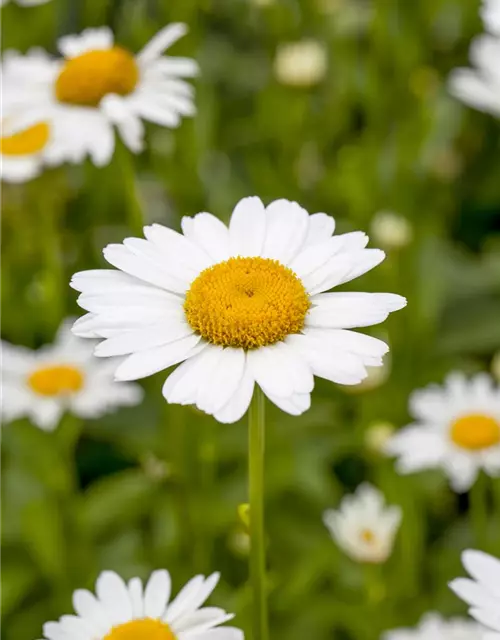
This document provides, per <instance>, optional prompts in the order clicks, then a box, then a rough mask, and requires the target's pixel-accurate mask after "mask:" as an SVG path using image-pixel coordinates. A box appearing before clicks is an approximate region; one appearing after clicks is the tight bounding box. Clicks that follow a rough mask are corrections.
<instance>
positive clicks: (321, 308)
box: [306, 292, 406, 329]
mask: <svg viewBox="0 0 500 640" xmlns="http://www.w3.org/2000/svg"><path fill="white" fill-rule="evenodd" d="M312 303H313V307H312V308H311V309H310V310H309V312H308V314H307V318H306V324H307V325H309V326H312V327H325V328H330V329H351V328H353V327H368V326H370V325H374V324H379V323H380V322H383V321H384V320H386V319H387V317H388V316H389V313H391V312H392V311H397V310H398V309H402V308H403V307H405V306H406V299H405V298H403V297H402V296H398V295H396V294H393V293H353V292H342V293H336V292H335V293H323V294H320V295H318V296H314V297H313V298H312Z"/></svg>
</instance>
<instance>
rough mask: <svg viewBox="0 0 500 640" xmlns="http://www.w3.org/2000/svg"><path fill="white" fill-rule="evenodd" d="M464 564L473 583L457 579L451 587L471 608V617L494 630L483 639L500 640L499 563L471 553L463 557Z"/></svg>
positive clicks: (491, 557) (485, 555)
mask: <svg viewBox="0 0 500 640" xmlns="http://www.w3.org/2000/svg"><path fill="white" fill-rule="evenodd" d="M462 563H463V565H464V567H465V569H466V570H467V572H468V573H469V575H470V576H472V580H471V579H469V578H457V579H456V580H453V581H452V582H451V583H450V588H451V589H452V590H453V591H454V592H455V593H456V594H457V596H459V597H460V598H462V600H465V602H467V604H469V605H470V609H469V613H470V615H471V616H473V617H474V618H475V619H476V620H478V621H479V622H481V623H482V624H483V625H485V627H487V628H488V629H490V630H491V631H490V632H487V633H485V635H483V636H482V639H481V640H500V560H498V559H497V558H494V557H493V556H490V555H488V554H487V553H484V552H483V551H473V550H468V551H464V553H463V554H462Z"/></svg>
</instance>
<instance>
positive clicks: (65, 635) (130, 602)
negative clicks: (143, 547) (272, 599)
mask: <svg viewBox="0 0 500 640" xmlns="http://www.w3.org/2000/svg"><path fill="white" fill-rule="evenodd" d="M218 580H219V574H217V573H214V574H212V575H211V576H209V577H208V578H205V577H204V576H201V575H200V576H196V577H194V578H192V579H191V580H190V581H189V582H188V583H187V584H186V585H185V586H184V588H183V589H182V590H181V591H180V592H179V593H178V594H177V596H176V597H175V598H174V599H173V600H170V595H171V588H172V586H171V578H170V574H169V572H168V571H165V570H160V571H155V572H153V573H152V574H151V577H150V578H149V580H148V582H147V584H146V585H143V583H142V581H141V579H140V578H132V579H131V580H130V581H129V582H128V583H126V582H124V580H122V578H121V577H120V576H119V575H117V574H116V573H114V572H112V571H104V572H103V573H101V575H100V576H99V578H98V579H97V582H96V595H94V594H93V593H91V592H90V591H86V590H83V589H82V590H78V591H75V593H74V594H73V606H74V609H75V612H76V615H65V616H62V617H61V618H60V619H59V621H58V622H47V623H46V624H45V625H44V627H43V634H44V640H75V639H76V638H78V640H132V638H134V639H135V638H137V639H139V638H151V639H153V638H154V640H188V639H189V640H243V633H242V632H241V631H240V630H239V629H236V628H234V627H220V626H219V625H222V624H224V623H225V622H227V621H228V620H231V619H232V618H233V615H232V614H228V613H226V611H224V609H220V608H218V607H203V604H204V602H205V601H206V600H207V598H208V597H209V596H210V594H211V593H212V591H213V590H214V588H215V586H216V585H217V582H218Z"/></svg>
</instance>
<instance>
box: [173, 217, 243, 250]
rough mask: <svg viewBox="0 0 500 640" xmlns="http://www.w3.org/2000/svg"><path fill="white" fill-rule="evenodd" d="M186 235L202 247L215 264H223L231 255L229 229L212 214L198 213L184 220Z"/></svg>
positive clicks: (183, 226) (183, 225)
mask: <svg viewBox="0 0 500 640" xmlns="http://www.w3.org/2000/svg"><path fill="white" fill-rule="evenodd" d="M182 228H183V231H184V235H185V236H187V237H188V238H189V239H190V240H192V241H193V242H194V243H196V244H197V245H198V246H199V247H201V248H202V249H203V250H204V251H205V252H206V253H207V254H208V255H209V256H210V257H211V258H212V259H213V260H214V261H215V262H223V261H224V260H227V259H228V258H229V257H230V255H231V252H230V243H229V229H228V228H227V227H226V225H225V224H224V223H223V222H221V221H220V220H219V219H218V218H216V217H215V216H213V215H212V214H211V213H198V214H197V215H196V216H194V218H187V217H186V218H183V219H182Z"/></svg>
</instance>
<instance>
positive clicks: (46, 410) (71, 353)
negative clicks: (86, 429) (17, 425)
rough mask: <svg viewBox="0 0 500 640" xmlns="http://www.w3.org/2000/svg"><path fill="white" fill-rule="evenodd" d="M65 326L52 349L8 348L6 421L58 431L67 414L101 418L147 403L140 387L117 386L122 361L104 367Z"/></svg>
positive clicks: (4, 348) (68, 323)
mask: <svg viewBox="0 0 500 640" xmlns="http://www.w3.org/2000/svg"><path fill="white" fill-rule="evenodd" d="M71 323H72V321H71V320H67V321H65V322H64V323H63V324H62V325H61V327H60V329H59V331H58V333H57V336H56V338H55V341H54V343H53V344H51V345H47V346H45V347H42V348H41V349H39V350H38V351H31V350H30V349H27V348H25V347H18V346H13V345H11V344H8V343H6V342H2V354H1V355H2V365H1V373H2V398H3V400H2V407H1V412H2V419H3V421H7V422H9V421H11V420H16V419H17V418H22V417H28V418H29V419H30V420H31V421H32V422H33V423H34V424H36V425H37V426H38V427H40V429H44V430H46V431H51V430H52V429H55V427H57V425H58V423H59V420H60V419H61V416H62V415H63V413H64V412H65V411H70V412H71V413H74V414H75V415H77V416H80V417H81V418H96V417H98V416H100V415H102V414H103V413H106V412H107V411H111V410H113V409H115V408H117V407H120V406H130V405H135V404H137V403H139V402H140V401H141V399H142V389H141V388H140V387H139V386H138V385H133V384H123V383H117V382H115V381H114V378H113V373H114V370H115V369H116V366H117V363H116V361H115V362H113V361H109V362H103V361H99V360H97V359H96V358H94V356H93V355H92V351H93V346H92V344H91V343H89V342H88V341H85V340H79V339H78V338H75V336H74V335H73V334H72V333H71V331H70V326H71Z"/></svg>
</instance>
